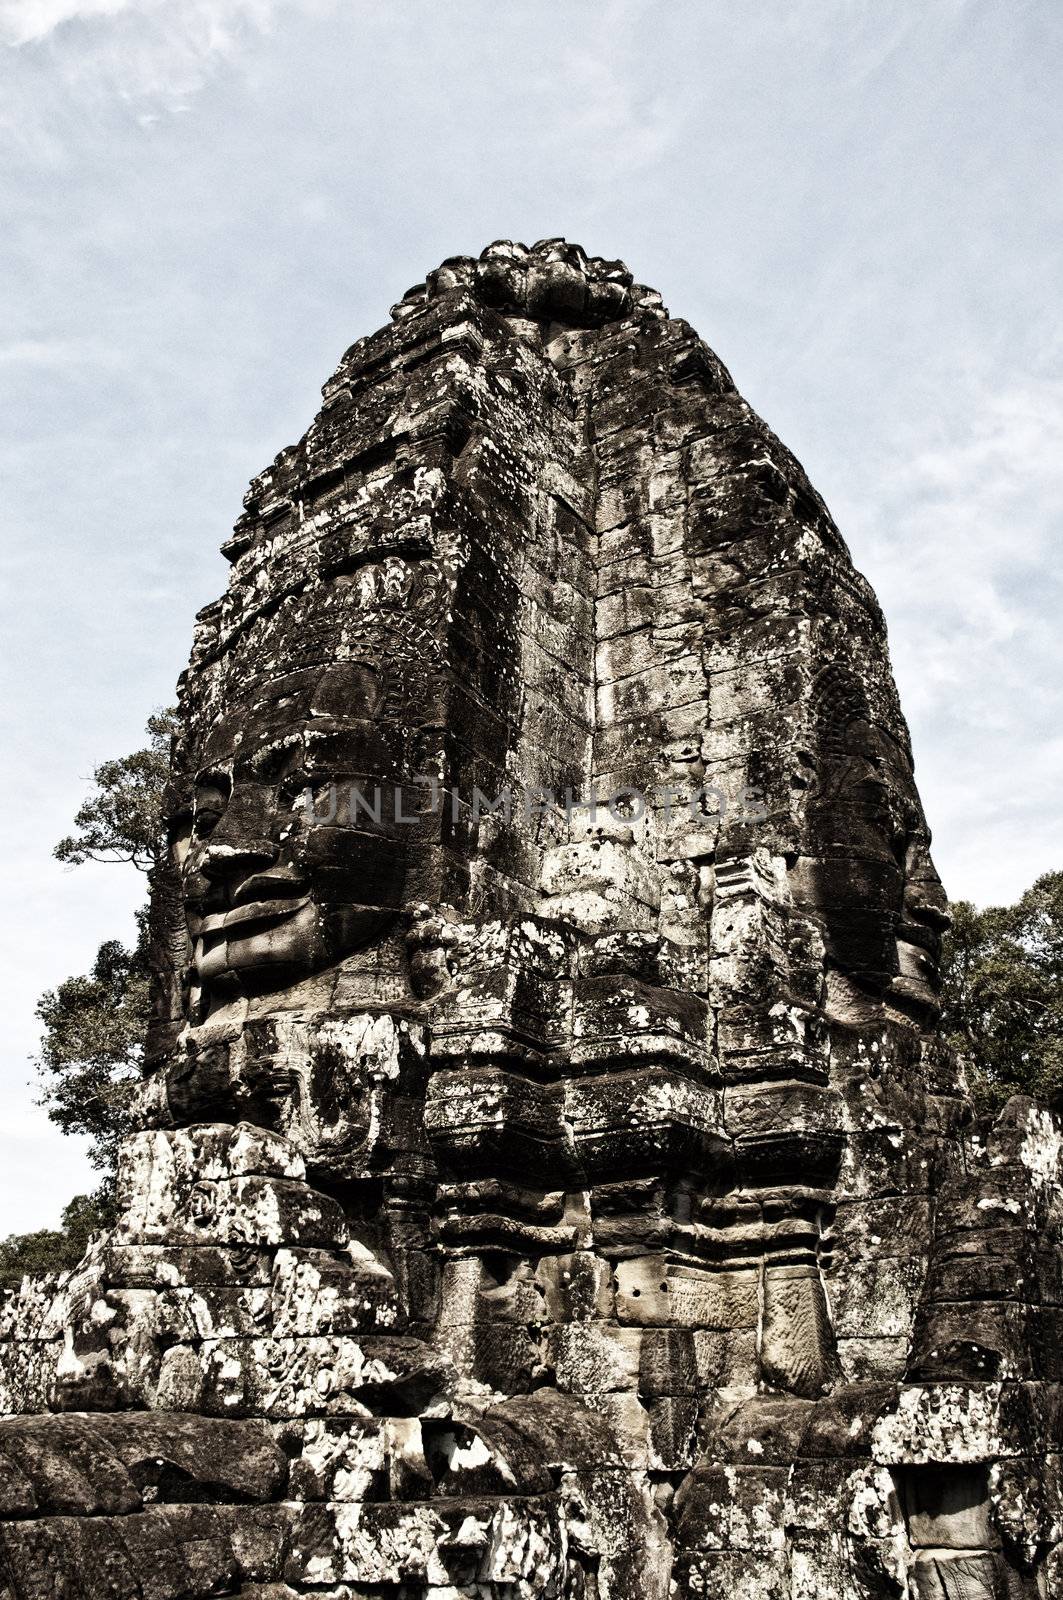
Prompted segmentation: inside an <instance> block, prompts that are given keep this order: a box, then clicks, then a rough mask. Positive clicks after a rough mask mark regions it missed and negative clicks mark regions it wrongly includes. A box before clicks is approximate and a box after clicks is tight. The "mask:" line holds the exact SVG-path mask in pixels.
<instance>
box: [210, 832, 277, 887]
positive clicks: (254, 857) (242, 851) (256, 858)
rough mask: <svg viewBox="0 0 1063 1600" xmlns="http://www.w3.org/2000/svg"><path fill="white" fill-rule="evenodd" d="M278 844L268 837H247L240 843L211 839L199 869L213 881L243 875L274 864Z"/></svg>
mask: <svg viewBox="0 0 1063 1600" xmlns="http://www.w3.org/2000/svg"><path fill="white" fill-rule="evenodd" d="M276 859H277V846H276V845H275V844H271V843H270V841H269V840H268V839H247V840H244V841H242V842H241V843H240V844H226V843H225V842H224V841H218V842H217V843H215V841H214V839H211V841H210V843H209V844H208V845H207V847H206V849H205V850H204V851H203V854H202V856H201V857H200V860H199V870H200V871H201V872H202V873H203V874H204V876H205V877H207V878H210V879H211V880H212V882H215V883H217V882H220V881H221V880H223V879H229V880H231V879H233V878H238V877H242V876H243V875H244V874H245V873H247V872H257V871H260V870H261V869H262V868H263V867H268V866H272V864H273V862H274V861H276Z"/></svg>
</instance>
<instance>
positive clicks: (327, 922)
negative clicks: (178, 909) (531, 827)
mask: <svg viewBox="0 0 1063 1600" xmlns="http://www.w3.org/2000/svg"><path fill="white" fill-rule="evenodd" d="M448 588H449V585H448V574H447V569H446V563H445V562H440V561H438V560H434V559H428V558H424V559H419V560H416V559H413V560H411V559H403V558H399V557H396V556H388V555H382V556H381V558H380V559H379V560H375V561H363V562H361V563H360V564H359V565H358V567H357V569H356V570H355V571H354V572H352V573H342V572H341V573H339V574H336V575H331V576H330V577H329V579H328V581H321V582H319V583H318V584H316V585H315V586H314V587H313V588H312V589H311V590H310V591H309V593H308V594H306V595H303V596H300V597H299V601H298V602H297V604H296V605H293V606H292V607H291V608H290V609H289V608H283V609H282V610H281V612H280V613H279V614H278V615H277V616H276V617H271V618H267V619H266V620H265V621H264V622H263V623H262V624H260V625H258V626H257V628H256V627H255V626H253V627H252V628H250V629H248V630H246V632H245V634H244V635H242V636H241V637H240V638H239V640H238V643H237V646H236V647H235V648H234V649H233V650H232V651H230V652H228V653H227V654H226V655H224V656H222V657H220V658H219V660H218V661H216V662H215V663H214V664H213V665H212V666H210V667H208V668H206V669H204V670H203V672H202V675H201V677H200V678H198V679H197V681H196V683H195V684H194V686H193V698H192V701H191V715H190V718H189V730H190V731H189V737H188V739H187V741H186V745H185V749H184V752H183V761H184V765H185V771H186V773H187V779H186V783H185V786H184V789H183V792H182V797H181V801H180V802H179V803H178V804H177V805H176V806H175V807H174V808H172V810H171V817H170V827H171V837H172V840H173V849H174V856H175V860H176V862H177V864H178V869H179V873H180V882H181V888H182V895H183V900H184V908H185V914H186V921H187V927H188V939H189V951H190V965H191V985H192V1009H193V1013H194V1020H199V1019H202V1018H203V1017H204V1016H205V1015H206V1014H207V1013H208V1012H209V1011H210V1009H211V1008H212V1007H213V1006H214V1005H215V1004H217V1003H218V1002H219V1001H220V1000H223V999H225V998H228V997H230V996H232V995H233V994H251V993H260V992H263V991H269V990H273V989H279V988H282V987H288V986H290V985H291V984H293V983H297V982H298V981H299V980H300V979H302V978H304V977H306V976H308V975H309V974H311V973H314V972H318V971H321V970H322V969H323V968H326V967H328V966H331V965H333V964H335V963H336V962H338V961H340V960H342V958H343V957H344V956H346V955H349V954H350V953H351V952H353V951H355V950H357V949H359V948H360V947H362V946H365V945H367V944H369V943H371V942H373V941H375V940H377V939H379V938H380V937H381V936H382V934H383V933H384V931H385V930H386V928H387V926H388V924H389V922H390V921H391V920H392V919H393V918H394V916H395V914H396V913H397V911H398V910H399V909H400V908H401V906H402V903H403V890H404V884H405V877H406V866H407V860H408V857H409V854H410V851H411V849H414V848H415V847H416V844H417V840H418V837H419V833H418V827H417V826H416V825H414V826H411V825H409V823H408V822H406V821H404V820H403V817H404V815H405V816H406V817H408V816H409V815H411V814H412V813H413V811H414V810H415V809H416V808H415V806H414V804H413V802H412V793H411V789H410V787H409V779H410V777H411V776H412V775H413V774H414V773H416V772H417V770H418V768H419V766H420V765H421V752H422V750H423V748H424V742H425V736H426V729H430V728H431V727H432V725H433V724H434V723H437V722H438V720H439V706H438V704H437V693H436V691H437V689H438V682H439V678H438V671H437V667H438V660H439V648H438V647H439V641H440V637H441V631H442V628H443V627H444V626H445V621H446V615H447V610H446V606H445V604H443V603H442V602H443V601H444V599H445V597H446V595H447V593H448ZM355 650H357V656H355V655H354V653H353V652H354V651H355ZM342 651H349V652H351V654H350V656H349V658H347V659H336V657H337V656H339V655H340V654H341V652H342ZM315 656H316V657H317V659H316V660H315V659H314V657H315ZM308 657H309V659H308ZM213 706H218V707H220V708H222V714H221V715H216V714H215V715H214V716H213V718H212V717H211V709H212V707H213ZM403 785H404V786H405V788H404V794H405V797H406V798H405V806H406V810H405V813H403V812H402V811H401V809H400V814H399V816H398V817H397V816H396V792H397V789H398V788H399V786H403ZM352 797H353V798H352ZM359 797H361V798H359ZM400 807H401V802H400Z"/></svg>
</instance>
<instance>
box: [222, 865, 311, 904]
mask: <svg viewBox="0 0 1063 1600" xmlns="http://www.w3.org/2000/svg"><path fill="white" fill-rule="evenodd" d="M295 895H301V896H303V897H304V898H305V895H306V880H305V879H304V878H302V877H301V876H300V875H299V873H297V872H293V871H290V870H289V869H288V868H286V867H273V868H270V869H269V870H268V871H266V872H256V873H255V874H254V875H253V876H252V877H250V878H245V879H244V881H243V883H241V884H239V885H238V886H237V887H236V889H234V890H233V896H232V901H233V905H234V906H242V905H247V904H249V903H250V902H251V901H255V902H256V903H258V902H264V901H270V900H280V899H281V898H287V897H288V896H295Z"/></svg>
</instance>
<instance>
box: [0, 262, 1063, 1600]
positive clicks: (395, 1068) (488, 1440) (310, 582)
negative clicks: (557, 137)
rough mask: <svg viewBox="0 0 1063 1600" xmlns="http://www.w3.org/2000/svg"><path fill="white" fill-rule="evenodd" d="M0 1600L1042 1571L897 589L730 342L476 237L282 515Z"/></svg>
mask: <svg viewBox="0 0 1063 1600" xmlns="http://www.w3.org/2000/svg"><path fill="white" fill-rule="evenodd" d="M245 508H246V509H245V511H244V514H243V515H242V516H241V518H240V520H239V521H238V522H237V524H236V529H235V532H234V534H233V537H232V538H231V539H230V540H229V542H228V543H227V544H226V546H225V547H224V548H225V553H226V555H227V557H228V558H229V560H230V561H231V563H232V576H231V579H230V583H229V587H228V589H227V591H226V594H225V595H224V597H223V598H222V599H221V600H220V601H219V602H217V603H216V604H214V605H211V606H208V607H207V608H206V609H205V610H204V611H203V612H202V613H201V616H200V619H199V628H198V633H197V637H196V642H195V646H194V650H193V654H192V660H191V665H190V667H189V669H188V672H187V674H186V676H185V678H184V679H183V682H182V688H181V718H182V721H181V733H180V736H179V738H178V740H177V742H176V746H175V750H174V758H173V772H172V782H171V786H170V793H169V797H168V803H167V825H168V827H169V829H170V836H171V841H172V857H171V863H172V864H171V868H170V872H169V875H168V876H167V877H166V879H165V881H161V880H160V881H159V882H157V883H156V885H155V903H154V909H153V929H154V954H155V962H156V967H157V981H156V989H155V1016H154V1021H153V1024H152V1031H151V1038H150V1041H149V1048H148V1053H147V1065H146V1073H145V1080H144V1086H143V1093H142V1096H141V1103H140V1108H139V1127H138V1131H136V1132H133V1133H131V1134H130V1136H129V1138H128V1140H127V1141H126V1145H125V1149H124V1152H123V1156H122V1163H121V1172H120V1178H119V1200H120V1214H119V1220H118V1223H117V1226H116V1227H115V1229H114V1231H113V1232H112V1233H111V1234H110V1235H108V1236H107V1237H104V1238H101V1239H99V1240H98V1241H96V1242H95V1244H94V1245H93V1247H92V1249H91V1250H90V1252H89V1254H88V1256H87V1257H86V1259H85V1261H84V1262H83V1263H82V1265H81V1267H80V1268H79V1269H78V1270H77V1271H76V1272H75V1273H73V1274H71V1275H69V1276H68V1277H66V1278H64V1279H62V1280H60V1281H59V1282H57V1283H52V1284H40V1283H36V1284H34V1283H30V1282H28V1281H27V1283H26V1284H25V1285H24V1287H23V1290H22V1292H21V1294H20V1295H16V1296H11V1297H9V1303H8V1304H7V1306H6V1307H5V1308H4V1313H3V1315H4V1320H3V1324H2V1327H0V1337H2V1339H3V1340H4V1341H5V1342H4V1343H3V1345H2V1350H3V1367H2V1373H3V1381H2V1390H3V1393H2V1396H0V1406H2V1409H3V1411H4V1412H5V1413H6V1417H5V1420H3V1421H0V1464H2V1465H3V1468H4V1470H3V1472H0V1597H3V1600H38V1597H41V1596H48V1597H50V1600H51V1597H55V1600H66V1597H75V1596H78V1597H80V1596H88V1597H97V1596H99V1597H101V1600H102V1597H103V1596H107V1597H115V1600H200V1597H206V1596H213V1595H222V1594H227V1595H240V1596H245V1597H250V1596H255V1597H258V1600H294V1597H296V1596H317V1597H329V1600H474V1597H475V1600H540V1597H546V1600H550V1597H554V1600H667V1597H670V1596H674V1597H678V1600H683V1597H687V1596H690V1597H705V1600H715V1597H718V1596H727V1597H730V1596H742V1597H743V1600H746V1597H748V1600H813V1597H817V1600H879V1597H882V1600H886V1597H894V1600H903V1597H905V1596H908V1597H912V1600H998V1597H1000V1600H1003V1597H1007V1600H1020V1597H1023V1600H1033V1597H1034V1596H1041V1597H1048V1596H1051V1595H1056V1594H1060V1593H1063V1544H1061V1540H1063V1526H1061V1517H1063V1506H1061V1488H1060V1472H1059V1453H1058V1452H1059V1450H1060V1441H1061V1431H1063V1391H1061V1389H1060V1386H1059V1379H1060V1363H1061V1354H1060V1352H1061V1347H1063V1326H1061V1313H1060V1303H1061V1296H1063V1254H1061V1248H1060V1246H1061V1221H1063V1207H1061V1198H1060V1196H1061V1190H1060V1184H1059V1180H1060V1131H1059V1128H1058V1126H1057V1125H1056V1123H1055V1122H1054V1121H1053V1119H1052V1118H1051V1117H1050V1116H1049V1115H1048V1114H1047V1113H1045V1112H1042V1111H1039V1110H1037V1109H1036V1108H1035V1107H1033V1106H1032V1105H1031V1104H1030V1103H1029V1102H1026V1101H1021V1100H1014V1101H1012V1102H1011V1104H1010V1105H1009V1106H1008V1107H1007V1109H1006V1110H1005V1111H1004V1113H1003V1114H1002V1115H1001V1117H1000V1118H999V1119H998V1121H997V1122H996V1124H995V1125H993V1126H992V1127H987V1126H984V1125H982V1124H979V1123H978V1121H977V1120H976V1118H975V1116H974V1113H973V1111H972V1108H971V1105H970V1102H969V1100H968V1098H967V1095H966V1091H965V1088H964V1085H963V1078H962V1071H961V1069H960V1067H959V1066H958V1064H957V1063H956V1061H955V1060H954V1059H953V1058H952V1057H951V1056H950V1055H949V1053H948V1052H947V1051H946V1050H945V1049H944V1048H943V1047H942V1044H941V1042H940V1040H939V1038H938V1035H937V1031H936V1019H937V1010H938V1008H937V1001H936V992H937V986H938V979H937V958H938V948H939V941H940V936H941V932H942V930H943V928H944V927H945V926H946V925H947V912H946V906H945V899H944V895H943V893H942V889H941V885H940V883H939V882H938V879H937V876H936V874H935V872H934V869H933V866H932V864H931V861H930V856H929V853H928V847H929V834H928V831H927V827H926V823H925V820H924V817H923V813H922V809H921V806H920V803H919V798H918V795H917V792H916V789H915V785H914V781H913V776H912V759H911V752H910V748H909V741H908V733H907V730H906V727H905V724H904V720H903V717H902V715H901V712H900V708H899V705H898V702H897V695H896V691H895V688H894V684H893V680H892V677H891V674H890V668H889V662H888V657H887V651H886V636H885V627H884V623H883V619H882V615H881V613H880V611H879V608H878V605H877V603H876V601H875V597H874V595H873V594H872V592H871V590H870V588H869V587H868V585H867V583H866V582H865V581H864V580H863V579H862V578H861V577H860V576H859V574H858V573H857V572H856V571H855V570H854V568H853V566H852V563H851V561H850V558H849V555H848V552H847V550H846V547H845V544H844V543H843V541H842V538H841V536H840V534H839V533H838V530H837V529H836V528H835V526H834V523H833V522H832V520H831V518H830V515H829V513H828V512H827V510H826V507H825V506H824V504H823V502H822V501H821V500H820V498H819V496H818V495H817V494H816V492H815V491H814V489H813V488H812V487H811V485H810V484H809V482H808V480H807V479H806V477H805V475H804V472H803V471H802V469H801V467H800V466H799V464H798V463H797V462H796V461H795V460H794V458H793V457H792V456H791V455H790V454H789V453H788V452H787V451H786V449H785V448H784V447H783V446H782V445H781V444H780V443H779V441H778V440H777V439H776V438H775V437H774V435H773V434H772V433H771V432H770V430H769V429H768V428H767V427H766V426H765V425H764V424H763V423H762V422H761V421H760V419H759V418H758V417H757V416H756V415H755V414H754V413H753V412H752V411H751V410H750V408H749V406H748V405H747V404H746V403H745V401H744V400H743V399H742V398H741V396H740V395H739V394H738V392H737V391H736V389H735V388H734V385H733V383H732V382H731V379H730V377H729V375H728V373H727V372H726V370H725V369H724V367H723V366H722V365H721V363H720V361H719V360H718V359H717V357H716V356H715V355H714V354H713V353H712V351H711V350H709V349H708V348H707V347H706V346H705V345H704V344H703V343H702V341H701V340H700V339H699V338H698V336H697V335H696V334H695V332H694V331H693V329H692V328H690V327H689V326H688V325H687V324H686V323H685V322H683V321H680V320H676V319H674V318H671V317H669V315H668V313H667V311H666V310H665V308H664V306H663V305H662V303H661V299H660V296H659V295H657V294H656V293H654V292H653V291H651V290H649V289H646V288H644V287H643V286H641V285H639V284H635V283H633V282H632V278H631V274H630V273H629V272H628V271H627V269H626V268H625V267H624V266H623V265H622V264H621V263H619V262H611V261H604V260H601V259H598V258H588V257H587V256H586V255H585V254H584V252H583V251H582V250H580V249H579V248H578V247H576V246H572V245H569V244H566V243H565V242H564V241H563V240H556V239H551V240H544V241H541V242H540V243H539V244H536V245H535V246H533V247H532V248H531V249H528V248H527V247H525V246H523V245H518V244H513V243H510V242H508V241H501V242H499V243H496V244H493V245H490V246H489V247H488V248H487V249H486V250H485V251H484V252H483V253H482V255H481V256H480V257H479V258H476V259H474V258H471V257H464V256H462V257H456V258H454V259H452V260H449V261H447V262H445V263H444V264H443V266H442V267H440V268H439V269H438V270H437V271H435V272H433V273H432V274H431V275H430V276H429V278H428V280H427V283H424V284H419V285H417V287H416V288H414V289H412V290H410V291H409V292H408V293H407V294H406V295H405V297H404V298H403V300H402V301H401V302H400V303H399V304H398V305H397V306H396V307H395V308H394V311H393V320H392V322H391V324H390V326H389V327H387V328H386V329H384V330H383V331H381V332H380V333H377V334H375V335H373V336H372V337H370V338H367V339H361V340H359V341H358V342H357V343H356V344H355V345H353V346H352V347H351V349H350V350H349V351H348V352H347V354H346V355H345V356H344V358H343V360H342V361H341V363H340V365H339V367H338V369H337V371H336V373H335V374H334V376H333V377H332V378H331V379H330V380H329V382H328V383H327V384H326V386H325V389H324V404H323V406H322V409H321V411H320V413H319V415H318V416H317V418H316V419H315V421H314V422H313V424H312V425H311V427H310V429H309V431H308V432H307V434H306V435H305V437H304V438H303V439H302V440H301V441H300V442H299V444H297V445H295V446H293V447H292V448H290V449H288V450H285V451H283V452H282V453H281V454H280V455H279V456H278V457H277V459H276V460H275V461H274V463H273V465H272V466H271V467H269V468H268V469H267V470H266V471H265V472H264V473H263V474H262V475H261V476H260V477H258V478H256V479H255V480H254V481H253V483H252V484H251V487H250V490H249V491H248V494H247V496H246V499H245Z"/></svg>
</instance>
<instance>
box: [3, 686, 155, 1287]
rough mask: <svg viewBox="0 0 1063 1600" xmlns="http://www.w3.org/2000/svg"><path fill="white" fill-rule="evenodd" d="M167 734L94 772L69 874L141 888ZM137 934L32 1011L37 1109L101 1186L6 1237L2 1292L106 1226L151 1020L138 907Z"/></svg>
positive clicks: (72, 1258) (68, 1258)
mask: <svg viewBox="0 0 1063 1600" xmlns="http://www.w3.org/2000/svg"><path fill="white" fill-rule="evenodd" d="M174 725H175V713H174V712H173V711H169V710H167V711H158V712H155V713H154V714H153V715H152V716H151V717H149V719H148V724H147V734H148V743H147V745H146V746H145V747H144V749H142V750H135V751H134V752H133V754H132V755H128V756H121V757H119V758H118V759H117V760H114V761H105V762H103V763H102V765H100V766H98V767H97V768H96V770H95V773H94V774H93V778H94V782H95V786H96V787H95V792H94V793H93V794H91V795H90V796H89V798H88V799H87V800H86V801H85V803H84V804H83V805H82V806H81V807H80V808H79V810H78V812H77V815H76V816H75V818H74V826H75V829H76V832H74V833H72V834H70V835H68V836H67V837H66V838H65V839H62V840H60V842H59V844H57V845H56V847H55V855H56V857H57V859H58V860H60V861H64V862H67V863H69V864H70V865H71V866H79V865H80V864H81V863H82V862H85V861H109V862H124V863H126V864H129V865H132V866H134V867H136V868H137V869H138V870H139V871H141V872H143V873H146V874H147V877H148V881H149V884H150V882H151V878H152V874H153V872H154V871H155V869H156V868H157V867H158V866H159V864H160V862H161V860H162V852H163V850H164V841H163V833H162V826H161V809H162V804H161V803H162V792H163V787H164V785H165V783H166V779H167V776H168V771H169V749H170V736H171V734H172V732H173V729H174ZM136 926H137V933H136V939H135V940H134V942H133V944H132V945H131V946H126V945H125V944H123V943H122V941H121V940H119V939H107V940H105V941H104V942H103V944H101V945H100V947H99V949H98V950H97V952H96V959H95V960H94V961H93V964H92V968H91V970H90V971H89V972H87V973H84V974H82V975H81V976H77V977H70V978H66V979H64V980H63V982H62V983H60V984H58V985H57V986H56V987H55V988H54V989H48V990H47V991H46V992H45V993H44V994H43V995H41V997H40V999H39V1000H38V1002H37V1016H38V1018H39V1019H40V1021H41V1022H42V1023H43V1034H42V1038H41V1046H40V1051H39V1054H38V1055H37V1058H36V1064H37V1070H38V1075H39V1079H40V1083H41V1095H40V1102H39V1103H40V1104H41V1105H43V1106H44V1108H45V1110H46V1111H47V1113H48V1116H49V1117H50V1119H51V1120H52V1122H54V1123H55V1124H56V1125H57V1126H58V1127H59V1128H61V1129H62V1130H63V1132H64V1133H76V1134H84V1135H87V1137H88V1138H89V1140H90V1146H89V1152H88V1155H89V1160H90V1162H91V1163H92V1165H93V1166H94V1167H95V1168H96V1169H97V1171H98V1172H99V1174H100V1185H99V1187H98V1188H97V1189H96V1190H95V1191H94V1192H93V1193H92V1194H88V1195H76V1196H75V1197H74V1199H73V1200H71V1202H70V1204H69V1205H68V1206H67V1207H66V1209H65V1211H64V1212H63V1221H62V1227H61V1228H60V1229H52V1228H43V1229H40V1230H39V1231H38V1232H36V1233H25V1234H12V1235H10V1236H9V1237H8V1238H7V1239H6V1240H3V1241H2V1242H0V1287H10V1286H11V1285H13V1284H17V1283H18V1282H19V1281H20V1280H21V1278H22V1276H23V1274H25V1273H30V1274H31V1275H38V1274H40V1273H44V1272H54V1271H60V1270H62V1269H64V1268H66V1267H71V1266H74V1265H75V1264H76V1263H77V1262H78V1261H79V1260H80V1258H81V1256H82V1255H83V1254H84V1250H85V1245H86V1243H87V1240H88V1238H89V1235H90V1234H91V1233H93V1232H94V1231H96V1230H97V1229H99V1228H103V1227H107V1226H109V1224H110V1222H111V1220H112V1217H113V1205H114V1175H115V1164H116V1160H117V1155H118V1147H119V1145H120V1143H121V1140H122V1136H123V1134H124V1133H125V1131H126V1129H127V1127H128V1124H129V1106H130V1101H131V1099H132V1095H133V1091H134V1088H135V1086H136V1084H137V1082H138V1081H139V1078H140V1061H141V1056H142V1054H143V1048H144V1036H145V1033H146V1030H147V1023H148V987H149V976H150V973H149V950H148V911H147V906H144V907H143V908H142V909H141V910H140V911H139V912H138V913H137V918H136Z"/></svg>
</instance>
